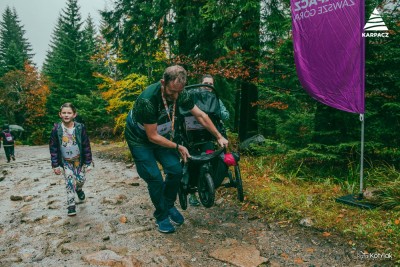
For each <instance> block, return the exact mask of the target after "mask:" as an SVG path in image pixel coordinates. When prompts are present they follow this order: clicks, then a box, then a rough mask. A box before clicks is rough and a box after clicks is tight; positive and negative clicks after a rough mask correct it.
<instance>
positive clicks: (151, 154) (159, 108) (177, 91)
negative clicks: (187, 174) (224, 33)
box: [125, 65, 228, 233]
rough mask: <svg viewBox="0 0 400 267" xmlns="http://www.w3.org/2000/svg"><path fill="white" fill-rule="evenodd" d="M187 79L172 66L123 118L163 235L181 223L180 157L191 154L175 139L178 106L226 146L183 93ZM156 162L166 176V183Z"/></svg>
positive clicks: (139, 172)
mask: <svg viewBox="0 0 400 267" xmlns="http://www.w3.org/2000/svg"><path fill="white" fill-rule="evenodd" d="M186 79H187V73H186V70H185V69H184V68H183V67H181V66H178V65H175V66H170V67H168V68H166V69H165V71H164V74H163V77H162V79H161V80H160V81H159V82H157V83H155V84H152V85H150V86H148V87H147V88H146V89H145V90H144V91H143V92H142V93H141V94H140V96H139V97H138V99H137V100H136V101H135V105H134V106H133V108H132V109H131V110H130V112H129V113H128V116H127V119H126V128H125V138H126V141H127V143H128V146H129V149H130V151H131V153H132V156H133V159H134V161H135V164H136V168H137V171H138V174H139V176H140V177H141V178H142V179H143V180H145V182H146V183H147V187H148V190H149V194H150V198H151V201H152V203H153V205H154V207H155V211H154V217H155V219H156V225H157V226H158V231H160V232H162V233H172V232H174V231H175V227H174V225H172V223H174V224H176V225H181V224H183V223H184V217H183V215H182V214H181V213H180V212H179V211H178V210H177V208H176V207H175V201H176V197H177V194H178V187H179V183H180V181H181V179H182V176H183V170H182V164H181V162H180V158H179V157H182V158H183V161H186V160H187V158H188V157H190V154H189V152H188V150H187V148H186V147H184V146H182V145H179V144H178V143H177V142H176V141H175V140H174V133H175V121H176V112H179V107H182V108H183V109H185V110H189V111H190V113H191V114H192V115H193V116H194V117H195V118H196V119H197V121H199V122H200V123H201V124H202V125H203V126H204V127H205V128H206V129H207V130H208V131H209V132H210V133H211V134H213V135H214V136H215V137H216V139H217V141H218V143H219V145H221V146H226V145H227V144H228V141H227V140H226V139H225V138H224V137H223V136H222V135H221V133H219V132H218V130H217V129H216V128H215V125H214V124H213V123H212V121H211V120H210V118H209V117H208V115H207V114H206V113H204V112H203V111H201V110H200V109H199V108H198V107H197V106H196V105H194V103H193V100H192V99H191V98H190V96H189V94H188V92H187V91H186V90H184V87H185V84H186ZM157 162H159V163H160V164H161V166H162V168H163V171H164V173H165V174H166V175H165V181H164V179H163V176H162V174H161V171H160V169H159V167H158V165H157ZM171 222H172V223H171Z"/></svg>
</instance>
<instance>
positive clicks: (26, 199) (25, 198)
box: [24, 196, 33, 202]
mask: <svg viewBox="0 0 400 267" xmlns="http://www.w3.org/2000/svg"><path fill="white" fill-rule="evenodd" d="M32 199H33V196H26V197H24V201H25V202H29V201H32Z"/></svg>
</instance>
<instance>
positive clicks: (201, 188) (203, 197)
mask: <svg viewBox="0 0 400 267" xmlns="http://www.w3.org/2000/svg"><path fill="white" fill-rule="evenodd" d="M198 192H199V197H200V202H201V204H203V206H204V207H206V208H210V207H212V206H213V205H214V201H215V187H214V181H213V179H212V177H211V175H210V174H209V173H208V172H205V173H204V175H203V176H202V177H200V179H199V182H198Z"/></svg>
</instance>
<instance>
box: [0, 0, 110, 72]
mask: <svg viewBox="0 0 400 267" xmlns="http://www.w3.org/2000/svg"><path fill="white" fill-rule="evenodd" d="M110 3H111V1H110V0H78V6H79V7H80V13H81V16H82V20H86V18H87V16H88V14H89V13H90V16H91V17H92V19H93V21H94V22H95V24H96V25H97V26H98V25H99V20H100V15H99V12H98V10H103V9H104V8H105V7H108V8H109V9H110V8H111V7H112V5H111V4H110ZM7 6H9V7H10V8H11V9H13V8H15V10H16V11H17V15H18V18H19V19H20V21H21V26H23V28H24V30H25V31H26V33H25V38H27V39H28V41H29V43H30V44H31V45H32V49H33V51H32V52H33V53H34V54H35V56H34V57H33V61H34V62H35V63H36V64H37V66H38V67H39V68H40V67H41V66H42V64H43V61H44V59H45V57H46V51H47V50H48V49H49V43H50V39H51V35H52V33H53V31H54V27H55V25H56V23H57V19H58V17H59V15H60V13H61V10H62V9H65V8H66V7H67V0H0V15H1V16H0V21H3V14H4V11H5V9H6V7H7Z"/></svg>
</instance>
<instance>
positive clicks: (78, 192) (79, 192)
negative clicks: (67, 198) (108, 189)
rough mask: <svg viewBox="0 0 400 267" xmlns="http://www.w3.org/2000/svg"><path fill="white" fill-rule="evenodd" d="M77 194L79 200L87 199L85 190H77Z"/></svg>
mask: <svg viewBox="0 0 400 267" xmlns="http://www.w3.org/2000/svg"><path fill="white" fill-rule="evenodd" d="M76 194H77V195H78V198H79V200H81V201H83V200H85V192H83V190H79V191H76Z"/></svg>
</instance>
